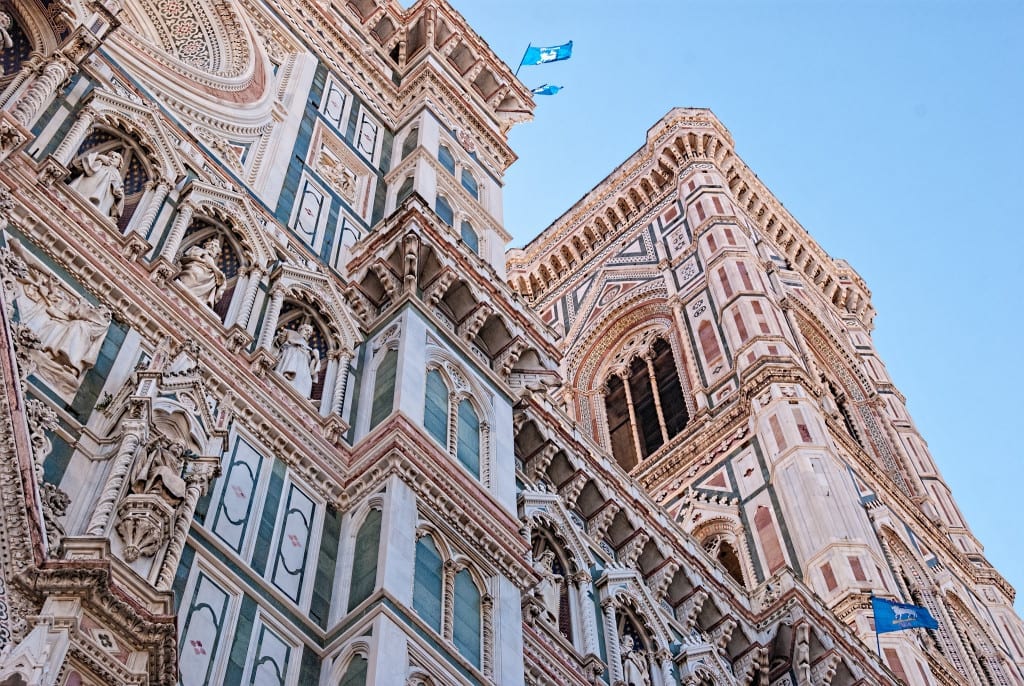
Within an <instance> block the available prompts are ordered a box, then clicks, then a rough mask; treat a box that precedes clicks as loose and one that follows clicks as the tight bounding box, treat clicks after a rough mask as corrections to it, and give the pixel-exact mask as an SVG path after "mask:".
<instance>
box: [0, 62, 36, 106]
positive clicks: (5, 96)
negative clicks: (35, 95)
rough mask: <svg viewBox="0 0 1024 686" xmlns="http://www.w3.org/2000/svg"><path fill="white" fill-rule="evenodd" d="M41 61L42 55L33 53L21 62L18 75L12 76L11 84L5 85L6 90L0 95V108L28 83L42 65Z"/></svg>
mask: <svg viewBox="0 0 1024 686" xmlns="http://www.w3.org/2000/svg"><path fill="white" fill-rule="evenodd" d="M42 60H43V56H42V55H40V54H39V53H33V54H32V56H31V57H29V59H27V60H26V61H24V62H22V64H21V69H19V70H18V73H17V74H15V75H14V78H13V79H11V82H10V83H9V84H7V88H5V89H4V92H3V93H2V94H0V107H3V106H4V105H6V104H7V103H8V102H9V101H10V100H11V97H12V96H13V95H14V94H15V93H17V92H18V89H19V88H21V86H22V85H23V84H24V83H25V82H26V81H28V79H29V77H30V76H32V74H34V73H35V72H36V71H37V70H38V69H39V66H40V65H41V64H42Z"/></svg>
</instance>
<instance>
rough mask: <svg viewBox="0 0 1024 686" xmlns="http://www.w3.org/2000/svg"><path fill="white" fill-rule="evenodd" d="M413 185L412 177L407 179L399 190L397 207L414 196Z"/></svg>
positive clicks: (396, 197) (396, 201)
mask: <svg viewBox="0 0 1024 686" xmlns="http://www.w3.org/2000/svg"><path fill="white" fill-rule="evenodd" d="M413 183H414V182H413V178H412V177H411V176H407V177H405V180H404V181H402V185H401V186H400V187H399V188H398V195H397V196H395V205H401V204H402V201H403V200H405V199H406V198H408V197H409V196H410V195H412V189H413Z"/></svg>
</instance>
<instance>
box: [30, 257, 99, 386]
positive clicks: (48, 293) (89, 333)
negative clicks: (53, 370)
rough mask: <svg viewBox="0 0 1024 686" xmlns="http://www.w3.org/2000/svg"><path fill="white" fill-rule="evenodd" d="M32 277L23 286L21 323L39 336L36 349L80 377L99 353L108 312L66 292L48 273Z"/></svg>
mask: <svg viewBox="0 0 1024 686" xmlns="http://www.w3.org/2000/svg"><path fill="white" fill-rule="evenodd" d="M35 276H36V278H35V279H33V280H32V281H29V282H26V283H25V284H24V285H23V291H22V292H23V293H24V295H25V298H26V300H28V302H27V303H25V307H23V309H22V312H21V317H22V322H23V323H24V324H26V325H27V326H28V327H29V328H30V329H32V331H33V332H34V333H35V334H36V335H37V336H38V337H39V342H40V344H39V348H40V350H43V351H44V352H46V353H49V355H50V357H51V358H52V359H53V360H54V361H55V362H56V363H57V364H59V365H61V366H63V367H66V368H68V369H70V370H71V371H72V372H73V373H74V375H75V376H81V374H82V373H83V372H84V371H85V370H86V369H88V368H89V367H91V366H92V365H93V363H94V362H95V361H96V357H97V356H98V355H99V348H100V345H101V344H102V342H103V335H104V334H105V333H106V332H107V327H108V326H109V324H110V311H109V310H107V309H106V308H105V307H102V306H100V307H94V306H92V305H90V304H89V302H88V301H87V300H86V299H85V298H83V297H81V296H75V295H72V294H70V293H69V292H68V291H67V290H66V289H65V288H63V286H62V285H61V284H60V281H59V280H58V279H57V277H56V276H54V275H53V274H52V273H50V274H43V273H38V272H37V273H36V275H35Z"/></svg>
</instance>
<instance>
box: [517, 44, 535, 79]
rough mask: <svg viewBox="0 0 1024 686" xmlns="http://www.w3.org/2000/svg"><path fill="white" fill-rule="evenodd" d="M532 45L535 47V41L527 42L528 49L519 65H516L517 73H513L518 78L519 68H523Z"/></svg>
mask: <svg viewBox="0 0 1024 686" xmlns="http://www.w3.org/2000/svg"><path fill="white" fill-rule="evenodd" d="M531 47H533V43H527V44H526V51H525V52H524V53H523V57H522V59H520V60H519V66H518V67H516V73H515V74H513V76H515V77H516V78H517V79H518V78H519V70H520V69H522V68H523V61H524V60H525V59H526V55H527V54H528V53H529V52H530V48H531Z"/></svg>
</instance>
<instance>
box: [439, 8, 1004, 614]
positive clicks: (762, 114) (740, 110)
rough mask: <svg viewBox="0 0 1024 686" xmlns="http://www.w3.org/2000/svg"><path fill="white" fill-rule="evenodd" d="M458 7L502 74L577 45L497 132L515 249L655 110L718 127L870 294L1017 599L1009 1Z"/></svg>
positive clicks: (925, 429)
mask: <svg viewBox="0 0 1024 686" xmlns="http://www.w3.org/2000/svg"><path fill="white" fill-rule="evenodd" d="M452 2H453V4H454V6H455V7H456V9H458V10H459V11H460V12H461V13H462V14H463V16H465V17H466V19H467V20H468V21H469V23H470V25H471V26H473V27H474V28H475V29H476V30H477V32H478V33H479V34H480V35H481V36H482V37H483V38H484V39H485V40H486V41H487V42H488V43H489V44H490V45H491V46H492V48H493V49H494V50H495V52H496V53H497V54H498V55H499V56H501V57H502V58H503V59H505V61H506V62H509V63H511V64H512V65H513V67H514V65H515V64H517V63H518V61H519V59H520V57H521V56H522V53H523V50H524V49H525V48H526V45H527V43H529V42H532V43H533V44H534V45H554V44H558V43H563V42H565V41H568V40H570V39H571V40H573V41H575V51H574V55H573V58H572V59H571V60H569V61H567V62H559V63H555V64H548V65H542V66H535V67H524V68H523V70H522V71H521V72H520V78H521V79H522V80H523V81H524V82H525V83H526V84H527V85H529V86H531V87H532V86H537V85H540V84H542V83H552V84H557V85H561V86H564V87H565V90H563V91H562V92H561V93H559V94H558V95H555V96H550V97H540V96H538V98H537V101H538V102H537V110H536V118H535V121H533V122H531V123H528V124H524V125H520V126H518V127H516V128H515V129H513V132H512V136H511V142H512V145H513V148H514V149H515V150H516V152H517V153H518V154H519V156H520V160H519V161H518V162H517V163H516V164H515V165H513V166H512V168H511V169H510V170H509V172H508V174H507V176H506V183H507V186H506V190H505V225H506V228H507V229H508V230H509V231H510V232H511V233H512V234H513V235H514V236H515V239H514V245H521V244H522V243H524V242H525V241H527V240H528V239H529V238H531V237H532V236H534V235H536V234H537V233H539V232H540V231H541V230H543V229H544V228H545V227H546V226H548V225H549V224H550V223H551V222H552V221H554V220H555V219H556V218H557V217H558V216H559V215H560V214H561V213H562V212H563V211H564V210H566V209H567V208H569V207H570V206H571V205H572V204H573V203H574V202H575V201H576V200H578V199H579V198H580V197H581V196H583V195H584V194H585V193H586V192H587V191H588V190H589V189H590V188H592V187H593V186H594V185H595V184H596V183H597V182H599V181H600V180H601V179H602V178H604V176H606V175H607V174H608V173H609V172H610V171H611V170H612V169H614V168H615V166H617V165H618V164H619V163H620V162H622V161H623V160H624V159H625V158H626V157H628V156H629V155H630V154H632V153H633V152H634V151H635V150H636V149H638V148H639V147H640V146H641V145H642V144H643V142H644V139H645V135H646V131H647V129H648V128H649V127H650V126H651V125H653V124H654V123H655V122H656V121H657V120H658V119H660V118H661V117H662V116H663V115H664V114H665V113H666V112H667V111H668V110H669V109H671V108H672V107H677V106H692V107H708V108H710V109H711V110H713V111H714V112H715V114H716V115H717V116H718V117H719V118H720V119H721V120H722V122H723V123H724V124H725V125H726V126H727V127H728V128H729V130H730V131H731V132H732V134H733V137H734V139H735V142H736V150H737V152H738V153H739V154H740V155H741V156H742V157H743V159H744V160H745V161H746V162H747V164H748V165H750V167H751V168H752V169H753V170H754V171H755V172H756V173H757V174H758V175H759V176H760V177H761V179H762V180H763V181H764V182H765V183H766V184H767V185H768V187H769V188H770V189H772V191H774V193H775V195H776V196H777V197H778V198H779V200H780V201H781V202H782V203H783V204H784V205H785V206H786V208H787V209H788V210H789V211H790V212H791V213H792V214H793V215H794V216H795V217H796V218H797V219H798V220H799V221H800V222H801V223H802V224H803V226H804V227H805V228H806V229H807V230H808V231H809V232H810V233H811V234H812V235H813V236H814V237H815V238H816V239H817V240H818V242H819V243H821V245H822V246H823V247H824V248H825V249H826V250H827V251H828V252H829V253H830V254H831V255H832V256H833V257H842V258H844V259H846V260H848V261H849V262H850V263H851V264H852V265H853V266H854V268H855V269H857V270H858V271H859V272H860V274H861V275H862V276H863V277H864V278H865V280H866V281H867V283H868V285H869V286H870V287H871V289H872V292H873V302H874V305H875V307H876V309H877V310H878V312H879V314H878V317H877V318H876V320H875V324H876V330H875V333H874V339H875V344H876V346H877V347H878V349H879V351H880V353H881V356H882V358H883V360H884V361H885V362H886V363H887V365H888V368H889V372H890V374H891V375H892V377H893V379H894V381H895V383H896V384H897V386H898V387H899V388H900V390H901V391H902V392H903V393H904V394H905V395H906V396H907V399H908V404H909V407H910V411H911V413H912V414H913V416H914V419H915V421H916V423H917V426H918V429H919V430H920V432H921V434H922V435H923V436H924V438H925V440H926V441H927V442H928V444H929V446H930V448H931V451H932V453H933V454H934V456H935V458H936V460H937V461H938V463H939V466H940V469H941V470H942V472H943V474H944V476H945V477H946V480H947V481H948V482H949V484H950V486H951V487H952V489H953V495H954V497H955V498H956V499H957V501H958V503H959V504H960V506H961V509H962V510H963V511H964V514H965V515H966V517H967V519H968V521H969V523H970V524H971V526H972V528H973V530H974V532H975V534H976V535H977V536H978V538H979V539H980V540H981V542H982V543H983V544H984V545H985V549H986V555H987V556H988V558H989V559H990V561H991V562H992V563H993V564H994V565H995V566H996V567H997V568H998V569H999V570H1000V571H1001V572H1002V573H1003V574H1004V575H1005V576H1006V577H1007V578H1008V579H1009V581H1010V583H1012V584H1013V585H1014V586H1015V587H1016V588H1018V589H1020V590H1021V591H1022V592H1024V552H1022V550H1024V520H1022V517H1021V515H1020V514H1019V511H1018V509H1017V507H1018V503H1019V502H1020V501H1019V499H1021V498H1022V496H1021V490H1020V489H1021V487H1022V485H1024V460H1022V457H1024V455H1022V453H1024V451H1022V448H1021V443H1020V441H1019V440H1018V439H1016V438H1014V436H1015V435H1017V434H1016V430H1017V428H1018V427H1019V426H1020V425H1022V424H1024V417H1022V416H1021V414H1022V412H1021V410H1022V405H1024V404H1022V403H1021V400H1020V391H1021V389H1022V388H1024V371H1022V367H1021V363H1020V360H1019V359H1018V357H1017V354H1016V353H1015V352H1014V351H1015V349H1016V346H1017V345H1018V344H1019V343H1018V342H1019V339H1020V337H1021V333H1022V328H1024V327H1022V325H1021V321H1022V318H1021V314H1020V313H1019V310H1018V298H1019V297H1020V294H1021V288H1020V287H1019V285H1018V279H1019V277H1020V275H1021V272H1022V271H1024V269H1022V267H1021V259H1022V256H1024V250H1022V248H1024V232H1022V229H1021V226H1020V224H1021V221H1020V214H1019V211H1018V210H1019V206H1020V204H1021V200H1022V199H1024V172H1022V169H1024V167H1022V164H1024V134H1022V133H1021V128H1020V127H1021V126H1022V123H1024V47H1022V46H1024V41H1022V40H1021V38H1020V36H1021V32H1022V29H1024V2H1020V1H1010V0H1006V1H1005V2H993V1H986V0H973V1H972V2H967V1H962V2H961V1H951V0H931V1H927V2H926V1H924V0H922V1H919V2H918V1H914V2H910V1H904V2H899V1H892V0H890V1H889V2H846V1H842V0H827V1H826V0H819V1H815V2H786V1H779V2H765V1H764V0H761V1H759V2H730V1H728V0H716V1H715V2H701V3H696V2H690V1H688V0H686V1H682V0H677V1H675V2H668V1H666V2H653V1H650V0H648V1H644V0H634V1H630V2H613V1H611V0H604V1H601V0H558V1H557V2H555V1H552V0H546V1H542V0H530V1H521V0H517V1H515V2H511V1H509V2H498V1H497V0H490V1H483V0H480V1H473V0H452ZM1017 607H1018V609H1020V608H1022V607H1024V604H1022V603H1021V602H1020V601H1018V603H1017Z"/></svg>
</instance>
